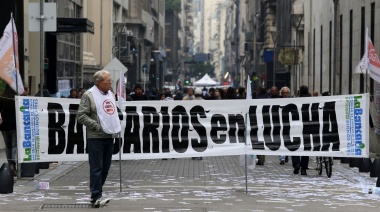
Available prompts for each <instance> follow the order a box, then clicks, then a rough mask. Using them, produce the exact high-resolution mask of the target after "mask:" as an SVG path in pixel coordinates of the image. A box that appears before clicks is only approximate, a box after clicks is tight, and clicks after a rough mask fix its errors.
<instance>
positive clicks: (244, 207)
mask: <svg viewBox="0 0 380 212" xmlns="http://www.w3.org/2000/svg"><path fill="white" fill-rule="evenodd" d="M0 154H1V159H0V162H1V164H2V163H3V162H4V161H5V154H4V151H3V150H0ZM121 167H122V173H121V175H122V185H123V186H122V192H120V184H119V179H120V178H119V176H120V172H119V162H118V161H114V162H113V164H112V167H111V170H110V174H109V178H108V181H107V182H106V186H105V191H104V193H105V196H108V197H111V198H112V199H113V200H112V201H111V202H110V203H109V204H108V205H107V206H105V207H103V208H101V209H95V208H92V207H91V205H90V204H89V201H90V199H89V191H88V187H89V174H88V172H89V171H88V168H89V167H88V164H87V163H86V162H64V163H58V164H51V165H50V168H49V169H45V170H44V169H42V170H40V174H39V175H36V176H35V177H34V179H32V178H29V179H28V178H24V179H19V180H18V181H17V183H16V184H15V185H14V192H13V193H12V194H0V211H90V210H101V211H103V210H104V211H145V212H153V211H202V212H204V211H210V212H211V211H213V212H216V211H378V210H379V207H380V196H378V195H375V194H366V193H363V186H366V185H367V186H374V185H375V184H376V178H370V177H369V173H358V169H357V168H349V167H348V164H340V161H339V160H335V161H334V166H333V176H332V177H331V178H327V176H326V174H325V172H323V173H322V175H321V176H320V175H318V173H317V171H315V170H314V168H315V162H314V160H313V159H311V161H310V164H309V168H310V169H309V170H308V176H301V175H294V174H293V173H292V167H291V163H287V164H285V165H280V164H279V161H278V159H277V157H276V156H267V157H266V163H265V165H264V166H257V167H256V169H254V170H248V175H247V176H248V184H247V186H248V193H245V191H246V190H245V188H246V183H245V171H244V167H241V166H240V165H239V157H238V156H225V157H206V158H203V160H191V159H187V158H184V159H175V160H172V159H169V160H134V161H122V164H121ZM38 182H49V185H50V188H49V189H46V190H42V189H40V190H39V189H36V184H37V183H38Z"/></svg>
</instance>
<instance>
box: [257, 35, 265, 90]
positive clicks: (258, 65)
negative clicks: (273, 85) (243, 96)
mask: <svg viewBox="0 0 380 212" xmlns="http://www.w3.org/2000/svg"><path fill="white" fill-rule="evenodd" d="M255 44H256V52H255V53H256V54H255V69H257V71H256V75H257V76H260V79H261V80H260V84H261V86H262V87H264V83H263V80H262V76H263V73H261V68H260V60H259V58H260V52H261V50H262V49H263V46H264V43H263V42H256V43H255ZM265 75H266V74H265ZM265 84H266V83H265Z"/></svg>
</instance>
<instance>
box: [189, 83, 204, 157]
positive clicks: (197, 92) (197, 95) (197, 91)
mask: <svg viewBox="0 0 380 212" xmlns="http://www.w3.org/2000/svg"><path fill="white" fill-rule="evenodd" d="M194 96H195V97H194V99H193V100H204V99H203V98H202V96H203V93H202V89H201V88H195V90H194ZM191 159H193V160H202V159H203V158H202V157H192V158H191Z"/></svg>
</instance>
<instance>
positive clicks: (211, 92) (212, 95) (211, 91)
mask: <svg viewBox="0 0 380 212" xmlns="http://www.w3.org/2000/svg"><path fill="white" fill-rule="evenodd" d="M215 91H216V90H215V88H210V89H208V98H207V100H216V97H215Z"/></svg>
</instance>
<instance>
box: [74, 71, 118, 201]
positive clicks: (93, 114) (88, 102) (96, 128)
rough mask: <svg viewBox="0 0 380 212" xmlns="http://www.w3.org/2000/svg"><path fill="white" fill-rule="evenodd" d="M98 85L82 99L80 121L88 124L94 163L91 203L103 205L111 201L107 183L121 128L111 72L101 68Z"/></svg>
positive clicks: (90, 151)
mask: <svg viewBox="0 0 380 212" xmlns="http://www.w3.org/2000/svg"><path fill="white" fill-rule="evenodd" d="M93 81H94V86H93V87H92V88H90V89H89V90H87V91H86V92H85V93H84V94H83V96H82V99H81V101H80V104H79V109H78V114H77V120H78V122H79V123H80V124H82V125H84V126H86V137H87V151H88V162H89V164H90V191H91V199H92V200H91V203H92V204H93V205H94V206H95V207H97V208H99V207H101V206H104V205H106V204H107V203H108V202H110V199H109V198H105V197H103V185H104V183H105V182H106V179H107V175H108V171H109V169H110V166H111V161H112V152H113V144H114V138H115V137H116V136H117V134H119V133H120V131H121V124H120V120H119V116H118V112H117V108H116V101H115V95H114V94H113V93H112V92H111V91H110V90H111V83H112V81H111V79H110V73H109V72H108V71H106V70H100V71H97V72H96V73H95V74H94V76H93Z"/></svg>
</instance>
